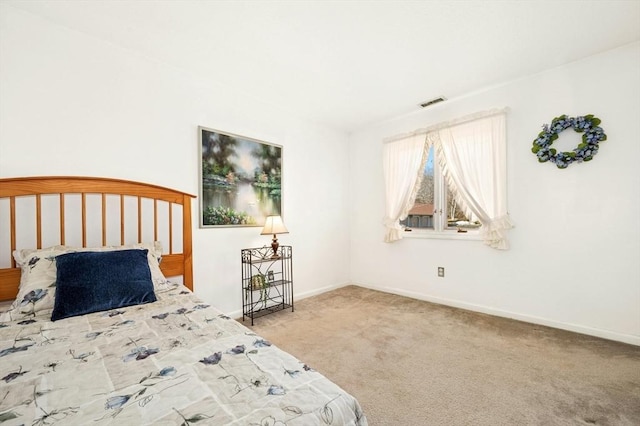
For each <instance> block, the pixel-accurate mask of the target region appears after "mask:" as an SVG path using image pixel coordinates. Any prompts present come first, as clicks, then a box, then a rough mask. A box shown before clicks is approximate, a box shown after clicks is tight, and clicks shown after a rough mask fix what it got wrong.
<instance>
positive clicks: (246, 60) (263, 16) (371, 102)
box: [4, 0, 640, 132]
mask: <svg viewBox="0 0 640 426" xmlns="http://www.w3.org/2000/svg"><path fill="white" fill-rule="evenodd" d="M4 4H5V5H7V4H8V5H11V6H14V7H17V8H20V9H23V10H26V11H29V12H32V13H35V14H38V15H40V16H42V17H44V18H46V19H49V20H51V21H54V22H56V23H59V24H61V25H64V26H67V27H69V28H72V29H74V30H78V31H82V32H84V33H87V34H90V35H92V36H95V37H98V38H100V39H103V40H106V41H109V42H111V43H114V44H116V45H119V46H121V47H124V48H127V49H131V50H133V51H137V52H139V53H141V54H143V55H145V56H147V57H149V58H153V60H156V61H161V62H164V63H166V64H169V65H171V66H174V67H179V68H183V69H187V70H189V72H190V73H195V74H197V75H199V76H200V77H203V78H207V79H213V80H215V81H217V82H218V83H220V84H222V85H225V86H230V87H234V88H236V90H238V91H239V92H242V93H243V94H244V95H247V96H249V97H251V98H254V99H260V100H262V101H266V102H268V103H269V104H271V105H273V106H274V107H276V108H281V109H283V110H286V111H288V112H291V113H294V114H297V115H299V116H303V117H306V118H311V119H312V120H314V121H316V122H319V123H321V124H324V125H328V126H332V127H334V128H337V129H341V130H343V131H345V132H350V131H353V130H356V129H358V128H360V127H362V126H365V125H366V124H368V123H373V122H376V121H380V120H385V119H389V118H392V117H396V116H400V115H403V114H407V113H410V112H412V111H415V110H416V109H418V108H419V107H418V104H420V103H422V102H423V101H426V100H429V99H432V98H435V97H439V96H445V97H447V98H449V99H452V98H455V97H459V96H463V95H465V94H468V93H470V92H473V91H476V90H481V89H482V88H485V87H489V86H492V85H495V84H499V83H501V82H505V81H509V80H513V79H516V78H519V77H522V76H525V75H529V74H533V73H536V72H539V71H542V70H545V69H549V68H552V67H556V66H559V65H562V64H565V63H567V62H571V61H574V60H577V59H580V58H583V57H586V56H590V55H593V54H596V53H598V52H602V51H605V50H609V49H612V48H615V47H618V46H621V45H624V44H627V43H630V42H633V41H637V40H640V1H638V0H628V1H614V0H608V1H607V0H604V1H562V0H559V1H540V0H539V1H480V0H476V1H186V0H180V1H171V0H164V1H77V0H76V1H62V0H51V1H37V0H36V1H14V0H7V1H5V3H4Z"/></svg>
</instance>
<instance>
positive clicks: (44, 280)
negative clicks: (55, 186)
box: [0, 241, 167, 322]
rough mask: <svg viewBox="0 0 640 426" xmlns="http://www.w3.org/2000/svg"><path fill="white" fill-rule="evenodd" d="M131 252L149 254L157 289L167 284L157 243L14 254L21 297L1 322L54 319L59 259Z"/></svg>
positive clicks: (23, 251) (24, 250) (38, 250)
mask: <svg viewBox="0 0 640 426" xmlns="http://www.w3.org/2000/svg"><path fill="white" fill-rule="evenodd" d="M129 249H141V250H142V249H147V250H148V253H147V260H148V263H149V269H150V270H151V279H152V280H153V283H154V287H159V286H162V285H164V284H165V283H166V282H167V279H166V278H165V276H164V275H163V274H162V271H161V270H160V260H161V259H162V244H161V243H160V242H158V241H156V242H154V243H137V244H129V245H124V246H104V247H94V248H90V247H70V246H60V245H59V246H53V247H47V248H43V249H23V250H15V251H14V252H13V258H14V259H15V261H16V264H17V265H18V266H19V267H20V268H21V269H22V273H21V275H20V287H19V289H18V295H17V297H16V299H15V300H14V302H13V303H12V304H11V306H10V307H9V309H8V310H7V311H6V312H4V313H2V314H0V322H5V321H13V320H17V319H24V320H28V319H31V318H33V317H34V316H36V315H38V316H39V315H41V314H43V315H47V316H48V317H51V312H52V311H53V305H54V300H55V286H56V274H57V269H56V260H55V259H56V256H58V255H61V254H64V253H72V252H79V251H115V250H129Z"/></svg>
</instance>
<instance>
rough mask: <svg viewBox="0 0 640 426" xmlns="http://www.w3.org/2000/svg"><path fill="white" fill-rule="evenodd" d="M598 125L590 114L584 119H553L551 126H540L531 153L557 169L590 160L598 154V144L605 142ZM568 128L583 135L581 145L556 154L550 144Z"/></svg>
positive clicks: (564, 116) (562, 116)
mask: <svg viewBox="0 0 640 426" xmlns="http://www.w3.org/2000/svg"><path fill="white" fill-rule="evenodd" d="M599 124H600V119H599V118H596V117H594V116H593V115H592V114H589V115H585V116H584V117H567V116H566V115H564V114H563V115H561V116H560V117H556V118H554V119H553V120H552V121H551V125H546V124H545V125H543V126H542V131H541V132H540V133H539V134H538V137H537V138H535V139H534V141H533V148H531V152H533V153H534V154H536V155H537V156H538V161H539V162H541V163H544V162H546V161H551V162H552V163H554V164H555V165H556V166H557V167H558V168H559V169H566V168H567V167H569V164H571V163H574V162H578V163H582V162H583V161H589V160H592V159H593V156H594V155H596V154H597V153H598V148H599V146H598V144H599V143H600V142H602V141H606V140H607V135H605V134H604V130H602V127H599V126H598V125H599ZM569 127H573V130H575V131H576V132H578V133H583V135H582V143H581V144H580V145H578V146H577V147H576V148H575V149H574V150H573V151H565V152H557V151H556V150H555V149H554V148H551V144H553V141H555V140H556V139H558V135H559V134H560V132H562V131H563V130H565V129H568V128H569Z"/></svg>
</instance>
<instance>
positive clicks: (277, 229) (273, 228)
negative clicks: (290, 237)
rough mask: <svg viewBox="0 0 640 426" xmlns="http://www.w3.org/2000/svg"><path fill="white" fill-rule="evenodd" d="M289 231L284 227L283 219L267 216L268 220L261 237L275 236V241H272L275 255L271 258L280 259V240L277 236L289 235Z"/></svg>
mask: <svg viewBox="0 0 640 426" xmlns="http://www.w3.org/2000/svg"><path fill="white" fill-rule="evenodd" d="M288 233H289V231H288V230H287V228H286V227H285V226H284V222H282V217H280V216H267V219H266V220H265V222H264V228H262V232H261V233H260V235H271V234H273V240H271V248H272V249H273V255H272V256H271V257H278V246H279V245H280V244H278V238H277V237H276V234H288Z"/></svg>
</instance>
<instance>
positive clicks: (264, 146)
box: [198, 126, 283, 228]
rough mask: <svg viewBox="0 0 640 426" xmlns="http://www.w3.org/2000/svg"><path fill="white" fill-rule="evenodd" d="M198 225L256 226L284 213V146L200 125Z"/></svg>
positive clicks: (212, 226)
mask: <svg viewBox="0 0 640 426" xmlns="http://www.w3.org/2000/svg"><path fill="white" fill-rule="evenodd" d="M198 140H199V144H198V145H199V164H198V166H199V167H198V169H199V194H198V195H199V202H200V209H199V216H200V228H221V227H222V228H227V227H260V226H264V222H265V219H266V217H267V216H271V215H282V151H283V149H282V146H281V145H276V144H272V143H269V142H265V141H260V140H257V139H252V138H249V137H246V136H240V135H236V134H233V133H228V132H223V131H220V130H215V129H211V128H207V127H203V126H199V127H198Z"/></svg>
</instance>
